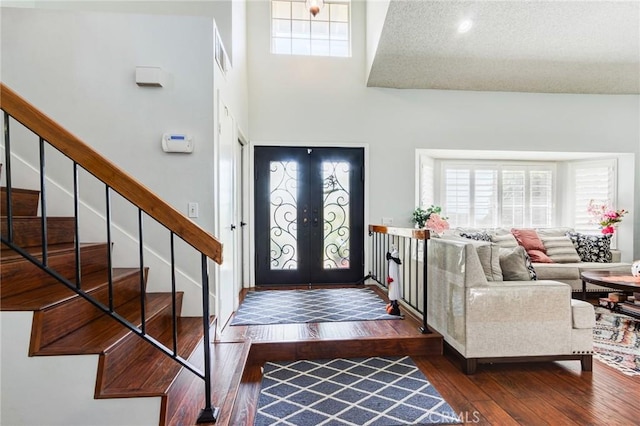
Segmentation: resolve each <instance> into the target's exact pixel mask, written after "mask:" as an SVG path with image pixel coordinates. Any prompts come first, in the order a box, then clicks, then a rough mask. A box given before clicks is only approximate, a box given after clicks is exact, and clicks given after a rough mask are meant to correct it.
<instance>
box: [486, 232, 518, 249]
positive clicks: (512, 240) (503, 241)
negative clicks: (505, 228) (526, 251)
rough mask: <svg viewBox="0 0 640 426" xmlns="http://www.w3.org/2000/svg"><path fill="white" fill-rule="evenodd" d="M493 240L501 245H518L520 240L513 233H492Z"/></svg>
mask: <svg viewBox="0 0 640 426" xmlns="http://www.w3.org/2000/svg"><path fill="white" fill-rule="evenodd" d="M491 242H492V243H495V244H497V245H498V246H499V247H505V248H513V247H518V241H517V240H516V237H514V236H513V234H491Z"/></svg>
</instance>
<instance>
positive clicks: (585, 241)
mask: <svg viewBox="0 0 640 426" xmlns="http://www.w3.org/2000/svg"><path fill="white" fill-rule="evenodd" d="M567 236H568V237H569V238H570V239H571V242H573V245H574V247H575V248H576V251H577V252H578V255H579V256H580V260H581V261H583V262H598V263H610V262H611V259H612V255H611V234H600V235H589V234H581V233H579V232H568V233H567Z"/></svg>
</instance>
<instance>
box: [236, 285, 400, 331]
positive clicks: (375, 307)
mask: <svg viewBox="0 0 640 426" xmlns="http://www.w3.org/2000/svg"><path fill="white" fill-rule="evenodd" d="M383 319H401V317H399V316H397V315H389V314H387V311H386V303H385V301H384V300H382V299H381V298H380V296H378V295H377V294H376V292H374V291H373V290H371V289H369V288H366V287H365V288H335V289H333V288H332V289H314V290H265V291H252V292H248V293H247V295H246V296H245V298H244V301H243V302H242V304H241V305H240V308H239V309H238V312H237V313H236V315H235V316H234V318H233V320H232V321H231V325H260V324H296V323H309V322H339V321H369V320H383Z"/></svg>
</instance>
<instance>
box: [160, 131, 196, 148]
mask: <svg viewBox="0 0 640 426" xmlns="http://www.w3.org/2000/svg"><path fill="white" fill-rule="evenodd" d="M162 150H163V151H164V152H183V153H191V152H193V137H191V136H190V135H186V134H182V133H165V134H164V135H162Z"/></svg>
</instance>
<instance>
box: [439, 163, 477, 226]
mask: <svg viewBox="0 0 640 426" xmlns="http://www.w3.org/2000/svg"><path fill="white" fill-rule="evenodd" d="M444 174H445V179H444V199H445V204H444V211H443V213H444V214H445V216H447V217H449V223H450V224H451V226H470V225H471V223H470V219H471V214H470V213H471V212H470V210H471V170H469V169H468V168H447V169H445V172H444Z"/></svg>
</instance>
